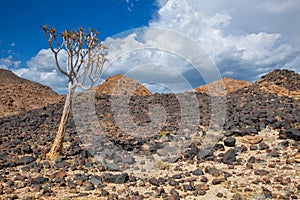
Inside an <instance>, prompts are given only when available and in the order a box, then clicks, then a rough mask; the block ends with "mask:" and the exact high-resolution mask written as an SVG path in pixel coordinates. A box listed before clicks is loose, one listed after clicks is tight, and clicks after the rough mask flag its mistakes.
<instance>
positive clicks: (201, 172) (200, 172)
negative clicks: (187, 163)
mask: <svg viewBox="0 0 300 200" xmlns="http://www.w3.org/2000/svg"><path fill="white" fill-rule="evenodd" d="M192 174H193V175H195V176H200V175H203V174H204V173H203V171H202V170H201V169H199V168H197V169H196V170H194V171H193V172H192Z"/></svg>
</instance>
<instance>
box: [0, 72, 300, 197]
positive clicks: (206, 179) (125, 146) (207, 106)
mask: <svg viewBox="0 0 300 200" xmlns="http://www.w3.org/2000/svg"><path fill="white" fill-rule="evenodd" d="M298 77H299V74H296V73H294V72H292V71H287V70H276V71H275V72H272V73H269V74H267V75H265V76H263V77H262V79H260V80H259V81H257V82H256V83H254V84H248V85H247V86H246V87H241V88H240V89H238V90H235V92H231V93H227V95H226V98H225V99H224V102H225V104H226V117H225V123H224V125H223V131H222V132H216V133H214V134H218V135H217V137H218V141H217V143H216V144H214V145H213V146H212V148H211V149H204V150H203V149H202V146H203V145H205V144H203V140H201V137H207V136H212V135H209V132H208V130H207V128H208V126H209V124H210V120H211V118H212V116H211V114H212V113H211V107H212V104H211V102H212V97H211V96H210V95H208V94H206V93H202V92H197V93H195V95H196V97H197V100H198V103H199V110H198V111H199V112H200V116H199V126H196V127H195V125H194V123H193V122H192V121H191V122H189V121H187V122H184V123H186V124H183V121H182V119H181V118H182V112H181V107H182V105H181V104H180V101H179V100H178V97H181V96H180V95H182V96H183V97H185V95H186V94H176V95H175V94H155V95H145V96H144V95H139V96H131V97H130V98H126V99H125V100H128V102H129V103H128V107H127V109H128V110H129V112H128V113H120V115H125V116H124V117H125V118H126V117H127V118H132V120H133V121H134V122H135V123H136V124H137V125H139V126H140V127H146V126H147V125H149V124H151V121H152V120H155V119H152V118H151V112H152V111H151V109H150V108H151V105H155V104H160V105H162V106H163V107H164V112H165V113H166V119H165V124H164V126H163V127H162V129H161V130H160V131H158V132H157V133H155V134H151V135H149V136H147V135H146V136H145V135H144V134H142V133H141V135H143V137H141V136H139V135H130V134H129V135H128V134H127V132H126V131H124V130H123V129H120V127H119V126H120V124H119V122H118V121H117V120H116V118H115V116H114V115H115V114H116V113H115V112H114V110H113V106H112V101H111V99H112V97H111V96H110V94H109V93H104V94H103V93H98V94H97V95H96V98H95V108H96V109H95V111H96V112H95V113H96V118H97V122H95V123H97V124H98V122H99V124H100V125H101V128H102V132H101V133H99V132H97V131H96V130H95V129H93V127H92V126H89V127H87V128H86V129H85V127H82V126H79V124H77V123H78V121H76V120H75V119H76V117H75V114H76V113H74V116H73V117H75V118H73V117H72V116H71V118H70V120H69V122H68V126H67V130H66V138H65V143H64V149H63V155H62V156H61V157H60V158H59V159H58V160H57V161H55V162H51V161H48V160H46V159H45V154H46V153H47V152H48V151H49V149H50V145H51V143H52V141H53V138H54V136H55V133H56V130H57V126H58V123H59V119H60V115H61V112H62V107H63V102H58V103H55V104H49V105H47V106H44V107H41V108H37V109H33V110H30V111H27V112H23V113H21V114H18V115H14V116H6V117H2V118H0V134H1V136H0V138H1V139H0V197H1V199H168V200H173V199H234V200H239V199H299V198H300V143H299V141H300V101H299V99H297V98H294V96H290V95H276V94H275V93H273V92H270V91H269V90H265V89H264V88H262V87H261V85H262V84H263V83H264V82H273V83H274V84H276V83H277V82H278V81H281V84H280V85H281V86H282V87H284V88H285V89H287V90H288V91H298V90H300V87H299V85H297V82H298V81H299V78H298ZM277 79H280V80H277ZM282 80H284V81H282ZM83 98H84V95H83ZM120 98H122V97H120ZM114 106H116V105H114ZM119 106H122V105H119ZM126 106H127V104H126V105H125V107H126ZM85 112H86V113H85ZM81 114H82V115H86V116H88V117H89V116H91V113H90V112H87V110H86V111H84V109H83V111H82V113H81ZM214 114H215V115H218V113H214ZM91 117H92V116H91ZM73 119H74V120H73ZM83 119H84V117H83ZM189 123H190V124H189ZM76 125H77V126H76ZM182 126H184V127H186V128H185V129H184V130H182V132H183V133H184V136H185V137H186V140H187V141H189V142H188V143H187V145H186V146H184V148H183V149H181V151H180V154H176V156H175V157H174V156H173V157H169V158H166V159H165V160H160V159H155V158H156V157H157V156H158V155H160V154H161V153H162V150H164V149H166V144H169V143H171V142H174V143H176V141H178V136H180V135H181V134H182V133H180V128H181V127H182ZM82 130H85V132H86V135H88V138H92V140H90V141H91V142H93V140H94V139H95V141H94V142H96V143H97V142H99V143H101V140H102V141H103V140H104V139H106V140H107V141H108V142H110V143H111V144H113V145H114V146H116V147H118V148H119V149H121V150H122V151H125V152H128V153H132V155H133V156H132V157H127V158H124V160H123V163H125V165H126V166H131V167H132V169H133V170H132V171H128V170H126V168H124V169H123V168H119V167H118V165H116V164H117V163H118V162H117V160H118V159H120V158H119V157H120V156H119V155H118V154H114V153H113V152H111V151H110V150H108V152H107V154H109V156H111V157H112V158H113V159H112V160H113V161H115V163H114V162H113V163H106V164H103V163H102V162H100V161H99V160H98V159H97V157H96V155H95V156H94V155H92V154H91V152H92V151H91V152H89V151H87V149H89V148H87V144H86V143H85V142H83V140H82V135H81V134H79V133H81V132H82ZM195 133H199V135H197V134H195ZM97 138H98V139H97ZM99 138H100V139H99ZM98 140H99V141H98ZM179 141H180V140H179ZM204 151H205V152H204ZM110 153H111V154H110ZM134 155H138V156H136V157H135V156H134ZM138 157H142V158H145V160H150V161H152V165H151V166H150V165H149V168H148V163H147V162H144V163H143V162H140V161H139V160H137V159H135V158H138Z"/></svg>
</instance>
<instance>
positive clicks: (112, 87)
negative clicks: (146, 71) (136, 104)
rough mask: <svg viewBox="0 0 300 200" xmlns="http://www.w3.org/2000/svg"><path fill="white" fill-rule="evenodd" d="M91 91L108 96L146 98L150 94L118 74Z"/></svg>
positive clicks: (137, 84)
mask: <svg viewBox="0 0 300 200" xmlns="http://www.w3.org/2000/svg"><path fill="white" fill-rule="evenodd" d="M93 90H94V91H97V92H100V93H102V94H109V95H112V94H113V95H133V96H147V95H151V94H152V93H151V92H150V91H149V90H148V89H147V88H146V87H145V86H143V85H142V84H140V83H138V82H136V81H135V80H133V79H131V78H129V77H127V76H123V75H120V74H117V75H114V76H110V77H108V78H107V79H106V80H105V82H104V83H102V84H101V85H98V86H96V87H95V88H93ZM130 93H132V94H130Z"/></svg>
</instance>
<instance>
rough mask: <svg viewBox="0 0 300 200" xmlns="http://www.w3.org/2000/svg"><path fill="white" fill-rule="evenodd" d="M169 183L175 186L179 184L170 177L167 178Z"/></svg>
mask: <svg viewBox="0 0 300 200" xmlns="http://www.w3.org/2000/svg"><path fill="white" fill-rule="evenodd" d="M169 185H171V186H176V185H179V183H178V182H177V181H175V180H173V179H170V180H169Z"/></svg>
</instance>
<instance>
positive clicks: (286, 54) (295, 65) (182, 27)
mask: <svg viewBox="0 0 300 200" xmlns="http://www.w3.org/2000/svg"><path fill="white" fill-rule="evenodd" d="M158 3H159V5H161V8H160V9H159V11H158V19H157V20H154V21H151V22H150V23H149V27H150V28H153V27H161V28H165V29H169V30H174V31H177V32H178V33H180V34H183V35H185V36H187V37H189V38H190V39H192V40H194V41H195V42H197V44H198V45H199V46H200V47H201V48H203V49H204V50H205V51H206V52H207V53H208V55H209V56H210V57H211V59H212V60H213V61H214V62H215V63H216V65H217V67H218V69H219V71H220V73H221V74H222V76H229V77H233V78H237V79H245V80H248V81H255V80H257V79H258V78H259V77H260V76H261V75H262V74H264V73H267V72H269V71H271V70H273V69H275V68H289V69H293V70H296V71H297V72H299V71H300V68H299V64H300V62H299V61H300V58H299V47H298V46H299V43H300V41H299V42H298V43H296V42H295V41H297V40H298V39H299V37H298V35H299V34H300V30H298V29H296V28H294V27H295V26H293V25H288V24H289V23H287V21H289V22H291V24H293V23H295V24H299V23H297V22H300V15H299V14H298V11H297V10H298V9H295V8H300V7H299V6H300V3H299V2H296V1H282V0H275V1H273V0H272V1H271V0H267V1H263V2H261V1H258V0H255V1H254V2H252V3H251V4H249V2H246V1H239V2H236V1H226V2H220V1H216V0H212V1H209V2H207V1H202V0H200V1H199V0H169V1H165V0H161V1H158ZM274 19H276V20H277V22H276V23H274V21H276V20H274ZM287 26H289V27H288V28H287ZM291 32H293V33H291ZM295 32H296V33H298V35H297V34H295ZM296 35H297V37H296ZM106 42H108V43H107V44H109V45H108V47H109V48H110V46H113V47H112V48H110V52H109V55H110V58H113V57H115V56H116V55H121V54H120V52H126V50H127V51H128V52H130V51H132V49H136V48H144V49H145V50H144V51H145V52H143V53H141V52H142V51H141V50H140V51H139V53H136V52H134V53H133V52H130V53H128V54H126V55H125V56H119V58H118V62H114V65H113V66H112V67H111V68H110V69H109V70H108V72H109V74H114V73H117V72H121V73H122V72H123V73H124V72H126V71H128V70H130V67H133V68H134V67H135V66H139V65H141V66H142V65H143V64H146V63H151V62H153V63H156V64H157V63H161V64H163V65H167V66H169V67H171V68H172V70H175V71H176V72H177V73H178V74H180V75H181V76H182V75H183V74H188V75H191V74H192V73H188V71H189V70H191V68H190V65H188V64H186V63H184V62H182V61H180V59H178V58H174V54H172V53H170V52H168V53H166V52H160V51H159V50H157V49H156V50H155V49H148V50H146V49H147V47H149V46H152V45H153V44H154V43H156V44H158V45H160V44H163V43H168V45H169V48H170V49H172V48H174V47H175V46H176V45H179V44H180V42H181V41H178V40H176V38H173V40H172V38H171V40H170V37H164V35H163V34H153V32H152V30H151V29H150V30H146V31H144V32H143V33H142V34H140V35H139V36H137V35H136V33H132V34H129V35H128V36H127V37H123V38H121V39H120V38H109V39H107V40H106ZM154 46H155V45H154ZM183 47H184V46H183ZM175 48H176V47H175ZM181 51H184V52H186V55H189V54H193V51H194V49H193V48H190V47H189V46H188V45H187V46H185V48H182V49H181ZM128 55H130V56H128ZM202 67H204V66H202ZM151 69H153V70H152V71H151ZM135 70H136V71H138V72H139V74H143V75H144V76H148V77H153V80H154V81H157V83H158V84H162V83H161V82H160V81H161V80H160V77H172V78H173V80H176V78H175V77H174V76H173V75H172V73H170V70H160V69H158V68H157V67H149V68H143V70H141V69H140V70H137V68H135ZM202 72H203V70H202ZM157 74H159V75H157ZM132 76H133V75H132ZM178 77H179V75H178V76H177V78H178ZM185 77H186V78H187V80H189V79H191V76H188V77H187V76H185ZM133 78H134V77H133ZM144 79H147V78H144ZM166 79H168V78H166ZM140 80H141V81H143V80H142V79H140ZM144 82H145V81H144ZM174 82H175V81H174ZM189 82H190V83H191V82H192V80H189ZM200 83H201V82H200V81H199V82H198V84H200ZM174 85H175V83H174ZM178 85H179V84H176V86H177V87H178V91H180V90H181V89H182V87H180V86H178ZM192 85H193V84H192ZM193 86H195V85H193ZM152 88H157V86H156V87H154V86H152Z"/></svg>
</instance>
